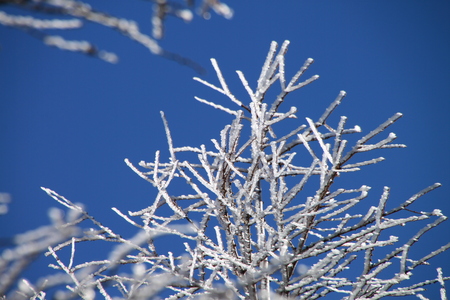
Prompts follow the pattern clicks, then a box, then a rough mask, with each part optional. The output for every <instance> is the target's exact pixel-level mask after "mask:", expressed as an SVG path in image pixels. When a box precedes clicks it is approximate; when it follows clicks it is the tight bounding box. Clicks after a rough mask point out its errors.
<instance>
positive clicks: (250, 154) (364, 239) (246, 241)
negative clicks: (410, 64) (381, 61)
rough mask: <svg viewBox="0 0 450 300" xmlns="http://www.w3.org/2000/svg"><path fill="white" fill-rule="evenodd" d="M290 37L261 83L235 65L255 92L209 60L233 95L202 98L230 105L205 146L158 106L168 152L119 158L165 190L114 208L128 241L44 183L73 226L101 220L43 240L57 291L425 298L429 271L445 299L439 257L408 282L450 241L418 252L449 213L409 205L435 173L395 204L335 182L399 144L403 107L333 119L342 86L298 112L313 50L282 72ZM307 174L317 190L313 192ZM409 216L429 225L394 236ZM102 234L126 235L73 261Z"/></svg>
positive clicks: (33, 288) (127, 295)
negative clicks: (368, 120) (226, 119)
mask: <svg viewBox="0 0 450 300" xmlns="http://www.w3.org/2000/svg"><path fill="white" fill-rule="evenodd" d="M288 45H289V42H288V41H286V42H284V43H283V44H282V45H281V47H280V50H279V51H277V48H278V45H277V44H276V43H275V42H273V43H272V44H271V46H270V50H269V53H268V56H267V58H266V60H265V62H264V65H263V68H262V71H261V74H260V76H259V78H258V80H257V83H256V87H252V86H251V84H249V82H248V81H247V79H246V77H245V76H244V74H243V73H242V72H240V71H237V74H238V76H239V78H240V80H241V82H242V84H243V86H244V88H245V90H246V91H247V93H248V97H247V100H244V99H238V98H237V97H236V96H235V95H234V94H233V93H232V92H231V89H230V87H229V86H228V85H227V82H226V80H225V78H224V76H223V74H222V72H221V70H220V68H219V64H218V63H217V62H216V61H215V60H214V59H213V60H211V61H212V65H213V68H214V70H215V72H216V74H217V77H218V82H219V84H213V83H209V82H206V81H204V80H202V79H199V78H195V80H197V81H198V82H200V83H202V84H204V85H206V86H207V87H210V88H212V89H214V90H216V91H218V92H219V93H221V94H223V95H225V96H226V97H227V98H228V99H229V100H230V102H229V105H223V104H217V103H215V102H213V101H211V100H206V99H202V98H199V97H196V99H197V100H198V101H200V102H202V103H205V104H207V105H209V106H212V107H213V108H216V109H219V110H222V111H224V112H225V113H227V114H230V115H231V116H232V117H233V121H232V122H231V124H229V125H226V126H225V127H224V129H223V130H222V131H221V132H220V134H219V138H218V139H212V140H211V143H210V144H208V145H200V146H181V147H178V146H176V145H175V142H174V141H173V139H172V136H171V131H170V127H169V122H168V120H167V119H166V116H165V114H164V113H162V112H161V117H162V119H163V123H164V127H165V132H166V136H167V142H168V149H169V160H168V161H162V160H161V158H160V152H159V151H158V152H156V153H155V157H154V160H153V161H151V162H144V161H141V162H140V163H139V166H135V165H133V164H132V163H131V162H130V161H129V160H125V161H126V163H127V164H128V165H129V166H130V168H131V169H132V170H133V171H134V172H136V173H137V174H138V175H139V176H140V177H141V178H143V179H144V180H146V181H148V182H149V183H151V184H152V185H153V186H154V187H155V188H156V189H157V191H158V193H157V196H156V197H155V199H154V200H153V202H152V203H151V205H149V206H148V207H145V208H143V209H141V210H139V211H135V212H131V211H130V212H128V214H125V213H123V212H121V211H119V210H118V209H116V208H113V210H114V211H115V212H116V213H117V214H118V215H120V216H121V217H122V218H123V219H124V220H125V221H126V222H128V223H129V224H131V225H132V226H135V227H137V228H138V229H139V231H138V233H137V234H136V235H135V236H134V237H133V238H131V239H124V238H123V237H121V236H120V235H118V234H116V233H115V232H113V231H112V230H111V229H110V228H108V227H106V226H105V225H103V224H101V223H100V222H98V221H96V220H95V219H94V218H93V217H91V216H90V215H89V214H88V213H87V212H85V211H84V209H83V208H82V207H81V206H79V205H75V204H73V203H72V202H70V201H69V200H68V199H66V198H64V197H62V196H60V195H58V194H57V193H55V192H53V191H51V190H49V189H44V190H45V191H46V192H47V193H48V194H49V195H50V196H51V197H53V198H54V199H55V200H56V201H58V202H59V203H61V204H62V205H64V206H66V207H68V208H69V209H72V210H75V211H77V213H78V214H79V215H80V216H81V217H80V218H79V219H78V220H77V221H76V222H73V223H74V224H75V223H76V224H78V223H81V222H82V221H84V220H89V221H90V222H92V224H93V225H94V227H95V228H92V229H90V230H89V231H87V232H86V233H85V234H84V235H81V236H76V235H74V236H73V237H72V238H71V239H70V240H68V241H66V242H64V243H61V244H59V245H57V246H52V247H49V249H48V252H47V255H51V256H53V257H54V258H55V259H56V262H57V264H55V265H53V268H55V269H58V270H60V272H61V273H62V274H64V277H63V278H64V280H65V281H64V284H68V285H67V291H66V292H64V293H61V294H58V295H59V296H58V297H59V299H69V298H72V297H76V296H79V297H82V298H85V299H91V298H92V297H93V296H92V295H95V293H96V292H97V293H100V294H101V295H102V297H104V298H105V299H112V298H113V297H114V295H116V294H117V293H118V292H119V293H120V294H121V297H122V298H124V299H152V297H156V296H158V295H159V296H161V297H166V299H179V298H183V299H194V298H195V299H291V298H296V299H308V300H309V299H319V298H323V299H329V298H330V297H331V299H336V297H339V298H340V299H346V300H351V299H361V300H362V299H381V298H384V297H388V296H406V295H416V296H417V297H421V298H422V299H425V297H424V296H423V295H421V294H420V293H421V292H422V291H423V290H424V288H425V286H427V285H430V284H433V283H438V284H440V285H441V287H442V288H441V295H442V299H446V298H445V297H446V296H445V289H444V282H445V281H446V280H449V279H450V277H445V276H444V275H443V272H442V270H441V269H438V275H437V278H435V279H430V280H427V281H424V282H419V283H411V282H407V281H406V280H408V279H410V278H411V276H413V274H414V271H415V269H416V268H417V267H419V266H421V265H424V264H427V262H428V260H430V259H431V258H432V257H434V256H436V255H438V254H440V253H442V252H444V251H446V250H447V249H448V248H450V243H447V244H445V245H443V246H442V247H441V248H439V249H437V250H434V251H432V252H430V253H429V254H427V255H425V256H423V257H414V256H413V255H411V254H410V249H411V247H412V246H414V245H415V244H416V243H417V242H419V240H420V238H421V237H422V236H423V235H424V234H426V233H427V232H428V231H429V230H431V229H433V228H434V227H436V226H438V225H439V224H440V223H442V222H443V221H445V220H446V219H447V217H446V216H444V215H443V214H442V213H441V212H440V211H439V210H437V209H435V210H432V211H431V212H416V211H414V210H413V206H414V202H415V201H416V200H418V199H419V198H420V197H422V196H423V195H425V194H427V193H428V192H430V191H432V190H434V189H435V188H437V187H439V186H440V184H439V183H435V184H433V185H431V186H429V187H428V188H425V189H423V190H422V191H419V192H418V193H416V194H414V195H412V196H411V197H410V198H409V199H405V200H404V201H403V202H402V203H401V204H400V205H399V206H397V207H395V208H392V209H387V201H388V199H389V194H390V188H388V187H385V188H384V190H383V192H382V194H381V196H379V197H378V196H376V198H379V200H378V202H377V204H375V205H374V206H370V207H369V208H368V209H366V207H367V205H361V204H364V203H361V202H365V201H366V199H367V198H368V197H369V191H370V187H369V186H366V185H362V186H355V187H353V188H351V189H344V188H342V187H339V186H336V183H335V179H336V178H337V176H346V173H348V172H357V171H359V170H360V169H361V168H363V167H366V166H368V165H371V164H375V163H378V162H380V161H382V160H384V158H383V157H376V156H375V157H374V158H372V159H364V160H359V155H358V154H359V153H361V152H370V151H373V150H378V149H386V148H402V147H404V145H402V144H395V143H393V142H394V140H395V139H396V135H395V134H394V133H386V129H388V127H390V126H391V125H392V124H393V123H395V122H396V121H397V120H398V119H399V118H400V117H401V116H402V115H401V114H400V113H396V114H394V115H393V116H392V117H391V118H389V119H388V120H386V121H385V122H384V123H382V124H381V125H379V126H378V127H377V128H375V129H373V130H372V131H370V132H369V133H367V134H365V135H364V134H361V129H360V127H359V126H354V127H352V128H349V127H347V126H346V124H347V118H346V117H344V116H342V117H341V118H340V119H339V121H338V123H337V124H332V123H331V122H330V121H329V117H330V115H331V113H332V112H333V111H334V110H335V109H336V107H337V106H338V105H339V104H340V103H341V101H342V100H343V99H344V97H345V96H346V93H345V92H344V91H341V92H340V93H339V94H338V96H337V98H336V99H335V100H334V101H333V102H332V103H331V104H330V105H329V107H327V108H326V109H325V111H324V112H323V114H322V115H321V117H320V118H318V119H317V120H313V119H311V118H305V119H304V120H301V119H299V118H297V116H296V112H297V108H295V107H289V108H285V105H284V102H285V101H288V100H287V96H288V94H290V93H292V92H294V91H296V90H298V89H300V88H302V87H305V86H306V85H308V84H310V83H312V82H313V81H314V80H316V79H317V78H318V76H312V77H309V78H306V79H305V78H304V76H305V72H306V71H307V69H308V68H309V67H310V65H311V64H312V63H313V60H312V59H307V60H306V62H305V63H304V65H303V66H302V67H301V68H300V69H299V71H298V72H297V73H296V74H295V75H294V76H293V77H292V78H291V79H287V78H286V75H285V71H284V70H285V54H286V52H287V49H288ZM273 86H279V87H281V91H280V92H279V93H278V95H277V96H275V97H273V99H271V96H269V93H268V91H269V89H271V88H272V87H273ZM290 118H294V119H295V121H296V122H297V125H295V126H294V127H293V128H292V129H291V131H290V132H284V133H283V132H278V131H279V129H278V127H277V126H275V125H277V124H278V123H280V122H285V121H286V120H287V119H290ZM245 130H246V131H245ZM244 132H245V133H244ZM247 132H249V134H248V133H247ZM355 134H359V135H360V137H359V139H357V141H356V143H355V144H354V145H350V143H349V142H348V140H347V139H346V137H347V136H348V135H355ZM192 157H196V159H194V160H192V159H191V158H192ZM299 157H301V159H299ZM305 161H307V163H306V164H305V163H304V162H305ZM311 186H316V187H317V189H315V191H311V188H310V187H311ZM371 203H373V201H372V202H371ZM413 222H423V223H424V224H422V225H423V226H422V227H421V229H419V230H418V231H417V232H416V233H415V234H414V235H413V236H412V237H410V238H409V240H407V241H406V243H402V242H400V239H399V237H397V236H395V235H393V234H392V233H393V232H395V231H393V230H392V229H393V228H396V227H399V226H405V225H409V223H413ZM161 235H171V236H173V240H172V241H173V244H177V243H178V245H179V246H174V248H173V249H171V251H168V252H166V250H165V249H166V248H164V249H161V248H160V245H159V244H158V243H157V241H158V237H159V236H161ZM96 241H109V242H113V243H117V244H118V246H116V247H115V248H114V249H113V250H112V251H111V252H110V253H109V255H108V257H107V258H106V259H105V260H102V261H92V262H87V263H84V264H79V265H74V264H73V256H74V253H75V249H76V245H77V244H79V243H86V242H89V243H94V242H96ZM66 247H67V248H69V247H70V249H71V259H70V260H69V261H64V260H62V259H60V258H59V256H58V252H59V251H60V250H61V249H64V248H66ZM127 265H128V266H132V267H131V268H126V266H127ZM119 269H120V270H122V269H124V271H122V272H118V270H119ZM68 282H71V283H70V284H69V283H68ZM25 290H26V291H27V293H28V295H32V296H33V297H34V298H40V299H43V298H45V294H42V293H43V290H44V285H37V284H36V285H32V284H31V283H29V282H26V284H25V285H24V287H22V294H25V292H24V291H25ZM30 297H31V296H30Z"/></svg>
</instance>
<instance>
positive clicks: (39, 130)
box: [0, 1, 450, 299]
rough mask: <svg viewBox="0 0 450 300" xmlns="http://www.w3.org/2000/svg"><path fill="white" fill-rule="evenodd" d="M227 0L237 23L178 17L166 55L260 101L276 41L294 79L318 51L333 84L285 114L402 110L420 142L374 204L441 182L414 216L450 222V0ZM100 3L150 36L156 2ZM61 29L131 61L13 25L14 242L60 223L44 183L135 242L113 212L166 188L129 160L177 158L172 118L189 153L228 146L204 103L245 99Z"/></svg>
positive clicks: (1, 150) (91, 30)
mask: <svg viewBox="0 0 450 300" xmlns="http://www.w3.org/2000/svg"><path fill="white" fill-rule="evenodd" d="M227 3H228V4H229V5H230V6H231V7H232V8H233V9H234V10H235V16H234V18H233V19H232V20H226V19H223V18H221V17H219V16H217V15H215V14H213V16H212V18H211V19H210V20H208V21H205V20H202V19H200V18H195V19H194V20H193V21H192V22H191V23H190V24H184V23H183V22H182V21H180V20H175V19H169V20H168V22H167V29H166V33H167V35H166V37H165V38H164V39H163V40H162V41H161V45H162V46H163V47H164V48H166V49H167V50H169V51H172V52H176V53H179V54H181V55H183V56H186V57H189V58H191V59H193V60H195V61H197V62H199V63H200V64H202V65H203V66H204V67H205V68H206V69H207V70H208V73H207V74H206V75H204V76H200V77H202V78H204V79H205V80H207V81H210V82H213V83H217V82H218V81H217V79H216V77H215V75H214V71H213V70H212V68H211V66H210V63H209V58H210V57H214V58H216V59H217V60H218V62H219V65H220V66H221V68H222V70H223V73H224V75H225V77H226V78H227V79H228V81H229V84H230V88H231V90H232V91H237V92H236V95H237V96H238V97H239V98H240V99H241V100H242V101H243V102H248V99H246V98H245V97H244V95H245V92H243V89H242V88H241V86H240V84H239V82H238V80H237V75H236V74H235V72H234V71H235V70H242V71H243V72H244V73H245V74H246V77H247V79H248V80H249V81H250V83H251V84H253V87H254V84H255V82H256V79H257V76H258V74H259V72H260V70H261V66H262V63H263V61H264V58H265V56H266V54H267V50H268V48H269V44H270V42H271V41H273V40H275V41H278V42H279V43H280V44H281V43H282V42H283V40H285V39H289V40H290V41H291V46H290V49H289V52H288V55H287V73H288V75H289V74H290V75H292V74H293V73H294V72H295V71H296V70H297V69H298V68H299V67H300V66H301V65H302V64H303V62H304V61H305V60H306V59H307V58H308V57H312V58H314V59H315V61H316V62H315V63H314V64H313V65H312V67H311V68H310V70H309V71H308V72H307V75H308V76H312V75H314V74H319V75H320V76H321V77H320V79H319V80H318V81H316V82H315V83H313V84H312V85H310V86H308V87H306V88H305V89H301V90H300V91H298V92H296V93H294V94H293V95H292V96H291V97H290V98H288V101H289V102H288V104H287V106H286V107H290V106H296V107H297V108H298V110H299V114H298V116H299V118H300V119H299V122H302V123H304V121H303V120H304V117H305V116H309V117H311V118H313V119H317V118H318V117H319V116H320V115H321V113H322V112H323V110H324V109H325V108H326V107H327V105H328V104H329V103H330V102H331V101H332V100H333V99H334V98H335V97H336V96H337V95H338V93H339V91H340V90H345V91H347V93H348V96H347V97H346V98H345V100H344V102H343V104H342V105H341V106H340V107H339V108H338V110H337V111H336V112H335V119H334V120H336V119H337V116H340V115H346V116H347V117H349V121H348V124H349V126H353V125H355V124H358V125H360V126H361V127H362V129H363V131H364V132H369V131H370V130H372V129H373V128H375V127H376V126H377V125H378V124H380V123H382V122H383V121H385V120H386V119H387V118H388V117H390V116H391V115H393V114H394V113H396V112H402V113H404V117H403V118H402V119H401V120H400V121H399V122H398V123H397V124H396V125H394V127H392V128H390V131H394V132H395V133H396V134H397V136H398V137H399V138H398V140H397V141H398V142H399V143H405V144H407V145H408V148H406V149H394V150H384V151H379V152H378V153H376V154H374V155H379V156H384V157H386V158H387V161H385V162H382V163H380V164H377V165H374V166H369V167H366V169H365V170H363V171H361V173H360V174H359V175H358V178H360V179H361V182H362V183H364V184H366V185H369V186H372V191H371V193H372V194H371V198H370V200H367V201H372V203H371V204H370V205H376V203H377V201H378V198H379V195H380V194H381V192H382V187H383V186H390V187H391V188H392V196H391V200H390V201H391V202H389V203H390V204H388V207H393V206H394V205H395V204H398V203H400V202H402V201H404V200H405V199H407V198H408V197H409V196H411V195H412V194H414V193H415V192H417V191H419V190H421V189H422V188H425V187H426V186H428V185H431V184H433V183H434V182H441V183H442V184H443V187H441V188H439V189H438V190H437V191H434V192H433V193H431V194H429V195H427V196H426V197H424V198H423V199H422V201H420V203H419V204H418V205H417V206H415V207H414V208H415V209H416V210H427V211H431V210H432V209H434V208H440V209H442V210H443V212H444V213H445V214H447V215H449V214H450V204H449V203H450V200H449V194H450V176H449V169H450V160H449V154H450V152H449V150H448V149H449V138H448V133H449V131H450V126H449V125H450V122H449V119H448V117H449V112H450V111H449V107H450V106H449V100H450V83H449V81H450V72H449V70H450V56H449V53H450V43H449V42H450V39H449V38H450V17H449V16H450V2H449V1H264V2H263V3H264V4H261V3H262V1H228V2H227ZM92 5H93V7H94V8H98V9H104V10H106V11H108V12H109V13H111V14H113V15H117V16H122V17H125V18H128V19H135V20H136V21H138V23H139V24H140V27H141V30H142V31H144V32H147V33H150V31H151V24H150V15H151V4H150V3H148V2H144V1H129V2H127V4H124V3H123V2H122V1H108V3H92ZM97 5H98V6H97ZM10 12H13V11H12V10H11V11H10ZM14 12H15V11H14ZM54 34H61V35H63V36H65V37H66V38H73V39H87V40H89V41H92V42H95V43H96V44H97V45H98V46H99V47H100V48H102V49H106V50H109V51H113V52H115V53H117V54H118V55H119V56H120V62H119V63H118V64H116V65H112V64H108V63H105V62H103V61H100V60H96V59H92V58H88V57H86V56H83V55H80V54H74V53H69V52H64V51H60V50H57V49H54V48H49V47H46V46H44V45H43V44H42V43H41V42H40V41H38V40H36V39H34V38H32V37H30V36H28V35H26V34H25V33H23V32H20V31H17V30H14V29H9V28H5V27H0V43H1V51H0V134H1V136H0V143H1V147H0V179H1V180H0V192H7V193H10V194H11V195H12V200H13V202H12V203H11V205H10V212H9V214H8V215H6V216H2V217H1V218H0V228H1V236H2V237H3V236H12V235H13V234H16V233H20V232H24V231H26V230H29V229H31V228H34V227H37V226H40V225H43V224H47V223H48V217H47V211H48V209H49V207H52V206H58V204H57V203H55V202H54V201H53V200H52V199H51V198H50V197H48V196H47V195H46V194H45V193H44V192H43V191H42V190H41V189H40V187H41V186H43V187H48V188H51V189H53V190H55V191H56V192H58V193H60V194H61V195H64V196H65V197H67V198H68V199H70V200H72V201H73V202H82V203H84V204H85V205H86V206H87V208H88V211H89V213H90V214H91V215H94V216H96V217H97V218H98V219H99V220H100V221H102V222H104V223H105V224H106V225H108V226H111V227H112V228H113V229H115V230H117V231H119V232H121V231H122V232H124V233H125V235H127V233H128V234H130V232H132V231H130V229H129V227H130V225H129V224H128V223H125V222H124V221H122V220H121V219H120V218H119V217H118V216H117V215H116V214H115V213H114V212H113V211H111V209H110V208H111V207H117V208H119V209H120V210H122V211H124V212H126V211H128V210H138V209H141V208H144V207H146V206H147V205H149V204H151V203H152V200H153V197H154V196H155V190H154V189H153V188H152V186H151V185H150V184H148V183H146V182H145V181H143V180H142V179H140V178H139V177H138V176H137V175H135V174H134V173H133V172H132V171H131V170H130V169H129V168H128V167H127V166H126V165H125V163H124V162H123V160H124V158H129V159H130V160H131V161H132V162H134V163H135V164H137V163H138V162H139V161H140V160H146V161H151V160H153V158H154V152H155V151H156V150H158V149H160V150H162V157H163V158H167V157H168V153H167V150H166V149H167V146H166V145H167V143H166V139H165V133H164V129H163V125H162V122H161V119H160V114H159V111H161V110H162V111H165V113H166V115H167V118H168V121H169V124H170V126H171V129H172V134H173V138H174V143H175V146H184V145H191V146H198V145H200V144H202V143H203V144H206V145H207V146H208V147H211V146H212V145H211V142H210V139H211V138H218V137H219V130H221V129H222V128H223V126H224V125H226V124H227V122H229V121H230V120H231V117H229V116H228V115H226V114H224V113H222V112H220V111H217V110H214V109H212V108H210V107H208V106H205V105H203V104H201V103H198V102H197V101H195V100H194V98H193V97H194V96H199V97H201V98H206V99H208V100H215V101H216V102H219V103H223V104H225V105H227V106H230V107H232V104H228V102H224V101H226V99H225V97H223V96H221V95H219V94H218V93H216V92H212V91H210V90H209V89H208V88H207V87H204V86H202V85H201V84H199V83H197V82H195V81H193V80H192V77H193V76H198V74H196V73H195V72H194V71H193V70H192V69H189V68H187V67H183V66H180V65H178V64H177V63H174V62H172V61H169V60H166V59H163V58H160V57H157V56H154V55H151V54H150V52H149V51H148V50H147V49H145V48H144V47H142V46H141V45H139V44H137V43H134V42H132V41H130V40H129V39H127V38H125V37H123V36H121V35H120V34H118V33H117V32H114V31H112V30H109V29H107V28H102V27H100V26H96V25H92V24H87V25H86V26H85V27H84V28H83V29H81V30H76V31H73V32H61V33H60V32H56V31H55V32H54ZM286 110H287V108H286ZM360 184H361V183H360V182H357V183H355V186H354V187H355V188H356V187H359V186H360ZM389 205H390V206H389ZM125 228H126V229H125ZM449 240H450V225H449V224H448V223H445V224H444V225H442V227H441V229H440V230H439V229H438V230H435V231H434V232H433V233H431V234H428V235H427V236H426V237H425V238H424V243H423V244H422V246H417V250H416V251H418V253H419V254H418V255H420V253H422V254H424V253H425V252H427V251H430V250H432V249H435V248H438V247H440V246H441V245H443V244H444V243H446V242H448V241H449ZM80 255H82V254H81V253H80ZM78 259H80V261H79V262H82V261H85V260H87V259H89V258H88V256H87V257H83V256H81V257H79V258H78ZM51 260H52V259H48V260H47V261H46V262H45V263H44V264H48V262H49V261H51ZM432 262H433V266H432V267H421V268H419V269H418V270H420V271H416V273H417V275H420V276H424V278H430V279H431V278H434V277H435V274H436V272H435V268H436V267H438V266H442V267H444V274H446V275H447V276H448V275H450V268H449V254H444V255H442V256H441V257H440V258H438V259H434V260H432ZM37 273H38V272H37V271H36V270H35V271H34V272H31V274H30V275H31V276H36V275H38V274H37ZM419 273H420V274H419ZM437 295H438V294H437V287H436V288H434V290H433V292H428V293H425V296H428V297H431V298H432V299H437V297H438V296H437ZM433 297H434V298H433ZM414 299H416V298H414Z"/></svg>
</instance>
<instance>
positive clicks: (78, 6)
mask: <svg viewBox="0 0 450 300" xmlns="http://www.w3.org/2000/svg"><path fill="white" fill-rule="evenodd" d="M150 2H152V3H153V13H152V17H151V23H152V26H153V27H152V36H150V35H148V34H146V33H144V32H142V31H141V29H140V28H139V25H138V24H137V23H136V22H135V21H133V20H127V19H124V18H121V17H117V16H113V15H110V14H108V13H107V12H104V11H98V10H96V9H94V8H93V7H92V6H91V5H90V4H89V3H87V2H83V1H75V0H0V7H2V8H6V7H12V8H16V9H19V10H20V11H24V13H25V14H24V15H17V14H10V13H7V12H6V11H5V10H3V11H2V10H0V24H2V25H4V26H8V27H12V28H16V29H20V30H23V31H25V32H27V33H28V34H30V35H32V36H34V37H36V38H38V39H40V40H42V42H43V43H45V44H46V45H49V46H53V47H57V48H59V49H62V50H68V51H73V52H80V53H83V54H86V55H89V56H93V57H96V58H99V59H102V60H104V61H106V62H109V63H116V62H117V61H118V59H119V58H118V56H117V55H116V54H115V53H113V52H109V51H106V50H102V49H101V48H100V47H99V46H97V44H96V43H95V42H90V41H86V40H67V39H65V38H64V37H63V36H60V35H55V34H52V33H50V31H51V30H55V29H59V30H70V29H79V28H81V27H82V26H83V25H84V24H85V23H86V22H92V23H96V24H99V25H101V26H105V27H109V28H112V29H115V30H117V31H118V32H120V33H121V34H122V35H124V36H126V37H128V38H130V39H131V40H133V41H135V42H137V43H139V44H141V45H143V46H144V47H146V48H147V49H148V50H149V51H150V52H151V53H153V54H155V55H160V56H163V57H165V58H168V59H171V60H174V61H176V62H178V63H180V64H183V65H187V66H188V67H191V68H193V69H194V70H196V71H197V72H199V73H202V72H203V68H202V67H201V66H200V65H198V64H197V63H196V62H194V61H192V60H190V59H189V58H186V57H183V56H182V55H180V54H176V53H172V52H169V51H166V50H165V49H163V48H162V47H161V46H160V44H159V42H158V40H159V39H161V38H163V36H164V32H165V30H164V28H165V22H166V20H167V17H169V16H172V17H175V18H178V19H181V20H183V21H185V22H190V21H191V20H192V19H193V17H194V12H197V14H198V15H200V16H201V17H202V18H204V19H209V18H210V11H211V10H212V11H214V12H216V13H217V14H219V15H221V16H223V17H225V18H227V19H230V18H231V17H232V16H233V11H232V9H231V8H229V7H228V6H227V5H226V4H224V3H221V2H220V1H218V0H202V1H199V2H200V3H198V4H197V3H196V1H193V0H187V1H178V2H173V1H166V0H151V1H150Z"/></svg>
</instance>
